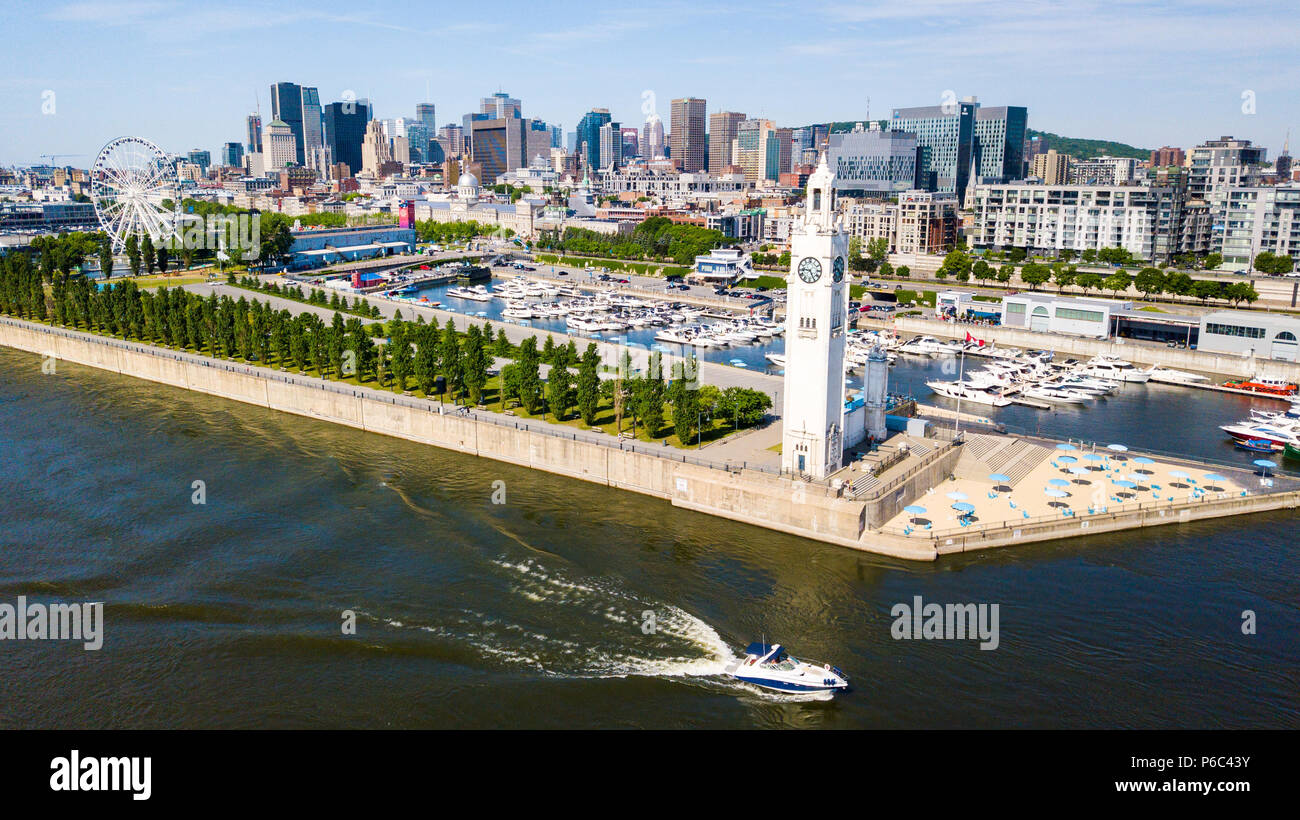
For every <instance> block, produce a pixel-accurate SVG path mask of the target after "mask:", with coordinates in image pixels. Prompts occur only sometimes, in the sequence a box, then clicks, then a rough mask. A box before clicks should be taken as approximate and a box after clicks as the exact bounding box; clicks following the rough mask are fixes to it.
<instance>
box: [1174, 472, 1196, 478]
mask: <svg viewBox="0 0 1300 820" xmlns="http://www.w3.org/2000/svg"><path fill="white" fill-rule="evenodd" d="M1169 475H1171V476H1173V477H1174V478H1191V477H1192V476H1191V474H1190V473H1188V472H1187V471H1186V470H1170V471H1169Z"/></svg>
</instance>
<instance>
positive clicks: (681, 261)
mask: <svg viewBox="0 0 1300 820" xmlns="http://www.w3.org/2000/svg"><path fill="white" fill-rule="evenodd" d="M731 243H732V240H730V239H728V238H727V237H726V236H725V235H724V234H723V233H722V232H721V231H715V230H711V229H708V228H702V227H700V226H699V225H682V224H678V223H676V222H673V221H672V220H671V219H668V218H667V217H662V216H655V217H651V218H649V219H647V220H645V221H643V222H641V223H640V224H639V225H637V226H636V228H635V229H633V231H632V234H631V236H611V235H608V234H603V233H599V232H597V231H592V230H588V229H586V228H566V229H565V230H564V233H563V234H560V233H559V232H558V231H545V232H543V233H542V234H541V236H539V237H538V239H537V241H536V242H535V243H534V247H535V248H537V249H540V250H554V251H559V252H561V253H562V254H574V255H576V256H608V257H611V258H614V259H637V260H658V261H669V260H671V261H673V262H675V263H677V264H678V265H689V264H692V263H693V262H694V261H695V257H696V256H699V255H701V254H705V253H708V252H709V251H711V250H713V249H714V248H719V247H722V246H725V245H729V244H731Z"/></svg>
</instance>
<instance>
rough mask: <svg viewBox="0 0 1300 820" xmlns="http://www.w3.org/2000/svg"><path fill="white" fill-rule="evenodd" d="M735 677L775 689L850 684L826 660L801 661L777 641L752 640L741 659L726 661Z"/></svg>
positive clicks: (795, 690)
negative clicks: (822, 662)
mask: <svg viewBox="0 0 1300 820" xmlns="http://www.w3.org/2000/svg"><path fill="white" fill-rule="evenodd" d="M724 671H725V672H726V673H727V674H728V675H730V676H731V677H733V678H735V679H736V680H742V681H745V682H746V683H752V684H754V685H755V686H761V687H763V688H764V689H772V690H775V691H777V692H790V693H800V692H838V691H841V690H844V689H848V688H849V676H848V675H846V674H844V673H843V672H841V671H840V670H839V669H837V668H835V667H834V666H831V665H830V664H829V663H827V664H822V665H821V666H818V665H816V664H815V663H809V662H807V661H801V660H799V659H798V658H795V657H794V656H793V655H791V654H790V653H788V652H786V651H785V648H784V647H782V646H781V645H780V644H779V643H778V644H767V643H758V642H755V643H751V644H750V645H749V646H748V647H746V648H745V658H744V660H736V661H734V662H732V663H729V664H727V666H726V667H725V668H724Z"/></svg>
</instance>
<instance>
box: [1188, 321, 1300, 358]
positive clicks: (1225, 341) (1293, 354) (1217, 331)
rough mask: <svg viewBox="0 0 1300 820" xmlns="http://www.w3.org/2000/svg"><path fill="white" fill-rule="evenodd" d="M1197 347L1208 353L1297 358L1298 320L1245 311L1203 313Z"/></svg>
mask: <svg viewBox="0 0 1300 820" xmlns="http://www.w3.org/2000/svg"><path fill="white" fill-rule="evenodd" d="M1197 348H1198V349H1200V350H1204V351H1207V352H1210V353H1236V354H1239V355H1242V356H1257V357H1259V358H1265V359H1278V360H1280V361H1284V362H1294V361H1300V319H1297V318H1295V317H1294V316H1285V315H1283V314H1280V313H1263V312H1258V311H1245V310H1219V311H1215V312H1214V313H1207V314H1205V315H1204V316H1202V317H1201V328H1200V336H1199V340H1198V344H1197Z"/></svg>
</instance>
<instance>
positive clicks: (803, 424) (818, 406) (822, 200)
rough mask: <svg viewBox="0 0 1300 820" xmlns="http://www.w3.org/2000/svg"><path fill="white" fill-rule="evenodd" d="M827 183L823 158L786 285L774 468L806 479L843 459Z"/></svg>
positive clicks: (836, 254) (836, 258) (839, 288)
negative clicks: (776, 462)
mask: <svg viewBox="0 0 1300 820" xmlns="http://www.w3.org/2000/svg"><path fill="white" fill-rule="evenodd" d="M834 183H835V176H834V174H832V173H831V170H830V168H829V167H828V166H827V164H826V153H825V152H823V153H822V156H821V161H820V162H819V163H818V165H817V170H816V171H814V172H813V174H812V176H810V177H809V178H808V189H807V192H806V195H805V197H804V211H803V219H802V220H801V221H800V222H799V223H798V224H797V225H795V226H794V227H793V229H792V230H791V235H790V274H789V276H788V277H787V279H786V283H787V299H786V314H785V360H786V361H785V407H784V411H783V425H784V431H783V434H782V439H781V467H782V469H784V470H788V471H790V472H792V473H798V474H800V475H806V476H809V477H810V478H812V479H822V478H825V477H826V476H827V475H829V474H830V473H833V472H835V471H836V470H838V469H839V468H840V466H841V462H842V460H843V456H844V346H845V341H846V337H845V334H846V332H847V329H848V304H849V299H848V290H849V285H848V281H847V276H846V273H845V267H846V264H847V262H848V250H849V241H848V237H847V236H846V235H845V233H844V229H843V227H842V226H841V225H840V222H839V218H838V216H837V215H836V213H835V188H834Z"/></svg>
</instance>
